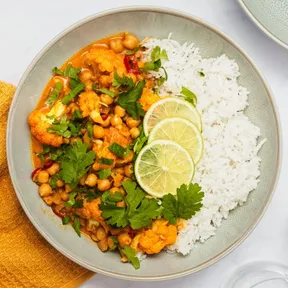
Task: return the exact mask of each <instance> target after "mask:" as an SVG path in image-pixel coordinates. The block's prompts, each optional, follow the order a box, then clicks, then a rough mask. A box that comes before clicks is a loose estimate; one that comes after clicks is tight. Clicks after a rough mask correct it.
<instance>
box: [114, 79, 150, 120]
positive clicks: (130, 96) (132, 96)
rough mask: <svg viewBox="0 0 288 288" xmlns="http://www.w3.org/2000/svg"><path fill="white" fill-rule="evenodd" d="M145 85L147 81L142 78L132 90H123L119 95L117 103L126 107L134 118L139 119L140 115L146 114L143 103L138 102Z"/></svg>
mask: <svg viewBox="0 0 288 288" xmlns="http://www.w3.org/2000/svg"><path fill="white" fill-rule="evenodd" d="M144 86H145V81H144V80H141V81H139V82H138V83H137V84H136V86H135V87H134V88H133V89H132V90H131V91H127V92H123V93H121V94H120V95H119V98H118V101H117V104H118V105H120V106H121V107H122V108H124V109H126V111H127V113H128V114H129V115H131V116H132V117H133V119H139V118H140V116H144V110H143V108H142V105H141V104H140V103H139V102H137V100H139V99H140V97H141V95H142V92H143V88H144Z"/></svg>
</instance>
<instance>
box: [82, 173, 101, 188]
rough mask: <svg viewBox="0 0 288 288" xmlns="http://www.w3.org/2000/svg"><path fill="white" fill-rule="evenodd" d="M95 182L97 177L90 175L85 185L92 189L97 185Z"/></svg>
mask: <svg viewBox="0 0 288 288" xmlns="http://www.w3.org/2000/svg"><path fill="white" fill-rule="evenodd" d="M97 180H98V177H97V176H96V175H95V174H93V173H91V174H89V175H88V176H87V178H86V180H85V184H86V185H87V186H89V187H94V186H96V184H97Z"/></svg>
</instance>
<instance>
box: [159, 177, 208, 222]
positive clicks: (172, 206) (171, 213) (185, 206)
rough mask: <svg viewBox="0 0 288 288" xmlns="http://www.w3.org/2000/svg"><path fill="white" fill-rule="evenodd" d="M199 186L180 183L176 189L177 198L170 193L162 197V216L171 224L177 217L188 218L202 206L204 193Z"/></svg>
mask: <svg viewBox="0 0 288 288" xmlns="http://www.w3.org/2000/svg"><path fill="white" fill-rule="evenodd" d="M201 189H202V188H201V187H200V186H199V185H198V184H197V183H195V184H192V183H191V184H189V185H185V184H182V185H181V186H180V188H178V189H177V200H176V199H175V197H174V196H173V195H171V194H168V195H165V196H164V197H163V198H162V207H163V216H164V217H165V218H166V219H167V220H169V222H170V223H171V224H176V221H177V218H178V217H179V218H182V219H185V220H188V219H190V218H191V217H192V216H194V215H195V214H196V212H198V211H199V210H200V209H201V207H202V205H203V204H202V199H203V197H204V193H203V192H202V191H201Z"/></svg>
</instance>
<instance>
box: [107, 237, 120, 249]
mask: <svg viewBox="0 0 288 288" xmlns="http://www.w3.org/2000/svg"><path fill="white" fill-rule="evenodd" d="M109 239H111V240H112V241H113V245H112V246H111V247H110V248H109V251H114V250H115V249H116V248H117V247H118V245H119V241H118V239H117V238H116V237H115V236H110V237H109Z"/></svg>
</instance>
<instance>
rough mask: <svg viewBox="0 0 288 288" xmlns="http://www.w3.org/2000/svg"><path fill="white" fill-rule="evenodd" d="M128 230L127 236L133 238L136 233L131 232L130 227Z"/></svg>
mask: <svg viewBox="0 0 288 288" xmlns="http://www.w3.org/2000/svg"><path fill="white" fill-rule="evenodd" d="M129 228H130V229H129V232H128V234H129V236H130V237H131V238H134V236H135V234H136V231H135V230H133V229H132V228H131V227H129Z"/></svg>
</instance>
